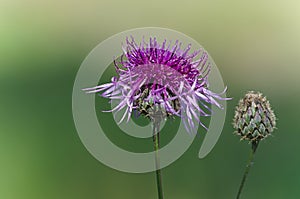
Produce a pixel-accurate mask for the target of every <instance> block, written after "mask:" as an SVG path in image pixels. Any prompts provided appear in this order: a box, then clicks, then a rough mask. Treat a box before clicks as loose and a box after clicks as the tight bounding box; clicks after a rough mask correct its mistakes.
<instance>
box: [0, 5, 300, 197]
mask: <svg viewBox="0 0 300 199" xmlns="http://www.w3.org/2000/svg"><path fill="white" fill-rule="evenodd" d="M0 3H1V5H0V91H1V97H0V110H1V114H0V122H1V123H0V198H1V199H40V198H43V199H61V198H64V199H68V198H72V199H77V198H78V199H82V198H95V199H96V198H101V199H111V198H112V199H118V198H122V199H140V198H143V199H144V198H145V199H153V198H156V194H157V193H156V184H155V175H154V173H146V174H128V173H122V172H118V171H115V170H113V169H111V168H108V167H106V166H104V165H103V164H101V163H99V162H98V161H97V160H96V159H94V158H93V157H92V156H91V155H90V154H89V153H88V152H87V150H86V149H85V147H84V146H83V145H82V143H81V141H80V139H79V137H78V135H77V132H76V130H75V127H74V124H73V119H72V109H71V94H72V87H73V81H74V78H75V75H76V72H77V70H78V68H79V66H80V64H81V62H82V61H83V59H84V58H85V57H86V55H87V54H88V53H89V52H90V51H91V50H92V49H93V48H94V47H95V46H96V45H97V44H98V43H100V42H101V41H103V40H104V39H106V38H108V37H109V36H111V35H113V34H116V33H118V32H120V31H124V30H127V29H131V28H136V27H144V26H159V27H165V28H171V29H175V30H177V31H180V32H183V33H185V34H187V35H189V36H190V37H192V38H194V39H195V40H196V41H198V42H199V43H200V44H201V45H203V46H204V47H205V48H206V50H207V51H208V52H209V53H210V55H211V56H212V57H213V59H214V61H215V63H216V64H217V66H218V67H219V70H220V71H221V73H222V75H223V79H224V82H225V84H226V85H227V86H228V87H229V90H228V94H227V95H228V96H231V97H233V98H234V99H233V100H232V101H230V102H229V103H228V112H227V119H226V124H225V127H224V131H223V133H222V135H221V137H220V139H219V141H218V143H217V145H216V146H215V148H214V149H213V151H212V152H211V153H210V154H209V155H208V156H207V157H206V158H205V159H202V160H200V159H198V158H197V155H198V150H199V148H200V146H201V142H202V139H203V137H204V133H205V132H204V131H203V130H202V129H201V130H200V131H199V136H198V137H197V139H196V140H195V142H194V143H193V145H192V146H191V147H190V148H189V150H188V151H187V152H186V153H185V154H184V155H183V156H182V157H181V158H180V159H179V160H178V161H176V162H175V163H173V164H172V165H170V166H169V167H167V168H165V169H164V170H163V177H164V179H163V184H164V189H165V197H166V198H171V199H183V198H184V199H185V198H186V199H196V198H203V199H227V198H228V199H230V198H234V197H235V194H236V192H237V189H238V185H239V183H240V180H241V177H242V173H243V171H244V168H245V164H246V160H247V158H248V153H249V149H250V146H249V145H248V144H247V143H246V142H240V141H239V138H238V137H236V136H234V135H233V134H232V132H233V128H232V125H231V121H232V117H233V110H234V107H235V105H236V104H237V101H238V99H239V98H240V97H242V96H243V95H244V93H245V92H246V91H247V90H259V91H261V92H263V93H264V94H265V95H267V96H268V98H269V100H270V102H271V105H272V107H273V109H274V111H275V113H276V115H277V117H278V118H279V119H278V121H277V122H278V126H277V127H278V129H277V130H276V131H275V133H274V136H273V137H270V138H269V139H267V140H265V141H264V142H263V143H261V145H260V147H259V149H258V152H257V156H256V160H255V166H254V167H253V168H252V170H251V171H250V176H249V178H248V180H247V182H246V187H245V189H244V192H243V195H242V196H243V198H245V199H246V198H248V199H253V198H255V199H260V198H261V199H265V198H272V199H282V198H288V199H297V198H300V189H299V186H300V172H299V167H300V156H299V154H298V152H299V149H300V145H299V140H300V133H299V129H300V123H299V112H300V108H299V102H298V101H299V97H300V92H299V91H300V88H299V83H300V80H299V75H300V59H299V53H300V1H293V0H287V1H276V0H263V1H262V0H260V1H259V0H253V1H237V0H235V1H233V0H229V1H221V0H217V1H208V0H206V1H189V0H186V1H178V2H175V1H159V0H152V1H138V0H135V1H121V0H119V1H115V0H110V1H107V0H105V1H92V0H87V1H78V0H74V1H71V0H63V1H58V0H54V1H38V0H24V1H21V0H19V1H17V0H1V1H0ZM119 140H121V139H119ZM121 142H126V140H124V139H123V138H122V141H121ZM149 142H150V141H149ZM128 143H130V147H132V144H134V143H133V142H132V141H128ZM137 145H138V144H137ZM132 148H133V147H132Z"/></svg>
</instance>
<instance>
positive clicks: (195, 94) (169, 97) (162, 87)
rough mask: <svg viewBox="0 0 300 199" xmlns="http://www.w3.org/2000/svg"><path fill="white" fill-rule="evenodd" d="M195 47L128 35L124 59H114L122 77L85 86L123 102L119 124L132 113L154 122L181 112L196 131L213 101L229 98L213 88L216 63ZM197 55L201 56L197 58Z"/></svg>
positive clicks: (185, 120) (181, 115)
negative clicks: (210, 78) (211, 78)
mask: <svg viewBox="0 0 300 199" xmlns="http://www.w3.org/2000/svg"><path fill="white" fill-rule="evenodd" d="M190 50H191V45H188V46H187V47H186V48H185V49H181V43H179V42H178V41H176V42H175V44H174V45H171V42H167V41H166V40H165V41H164V42H162V43H161V44H159V43H158V42H157V40H156V38H150V41H149V43H147V42H145V41H142V42H141V43H140V44H137V43H136V42H135V40H134V38H133V37H131V39H128V38H127V39H126V45H124V46H123V51H124V52H123V54H122V56H121V57H120V60H114V65H115V68H116V72H117V75H118V76H117V77H113V78H112V80H111V82H110V83H106V84H103V85H100V86H96V87H92V88H87V89H84V90H85V91H87V93H99V92H100V93H101V96H102V97H105V98H109V99H111V100H116V99H117V100H119V103H118V105H117V106H116V107H114V108H113V109H112V110H111V111H112V112H119V111H121V110H125V112H124V114H123V117H122V118H121V120H120V122H122V121H123V120H125V118H127V121H128V120H129V119H130V116H131V114H132V112H133V111H137V112H138V113H139V115H144V116H146V117H149V118H150V119H151V120H155V118H157V115H160V117H161V118H167V117H170V116H175V115H177V116H180V117H182V118H183V119H184V120H183V121H184V124H185V127H186V129H187V130H188V131H189V132H194V130H195V129H194V126H195V125H194V121H195V120H196V121H197V122H199V124H200V125H202V126H203V127H204V128H205V126H204V125H203V124H202V122H201V121H200V116H210V114H211V110H210V108H209V105H215V106H217V107H219V108H222V106H221V105H220V104H219V102H218V101H217V100H228V99H229V98H223V97H221V95H222V94H223V93H225V91H226V89H225V90H224V91H223V92H222V93H220V94H217V93H214V92H212V91H210V90H209V85H208V75H209V73H210V69H211V62H210V61H209V59H208V54H207V53H206V52H205V51H204V50H203V49H200V50H198V51H195V52H192V53H190ZM196 57H199V58H198V59H196Z"/></svg>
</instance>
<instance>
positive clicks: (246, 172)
mask: <svg viewBox="0 0 300 199" xmlns="http://www.w3.org/2000/svg"><path fill="white" fill-rule="evenodd" d="M258 143H259V142H258V141H257V142H256V141H254V142H252V149H251V152H250V156H249V160H248V163H247V166H246V170H245V172H244V176H243V179H242V182H241V184H240V188H239V192H238V194H237V196H236V198H237V199H239V198H240V196H241V193H242V190H243V187H244V184H245V181H246V179H247V176H248V173H249V170H250V168H251V166H252V165H253V159H254V155H255V151H256V149H257V147H258Z"/></svg>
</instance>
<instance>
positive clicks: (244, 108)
mask: <svg viewBox="0 0 300 199" xmlns="http://www.w3.org/2000/svg"><path fill="white" fill-rule="evenodd" d="M233 126H234V128H235V129H236V132H235V133H236V134H237V135H240V136H241V140H249V141H252V142H258V141H260V140H262V139H264V138H266V137H267V136H269V135H270V134H271V133H272V132H273V130H274V128H275V126H276V117H275V114H274V112H273V110H272V109H271V106H270V103H269V101H268V100H267V99H266V97H264V96H263V95H262V94H261V93H259V92H254V91H250V92H248V93H247V94H246V95H245V97H244V98H243V99H241V100H240V101H239V104H238V105H237V107H236V111H235V116H234V121H233Z"/></svg>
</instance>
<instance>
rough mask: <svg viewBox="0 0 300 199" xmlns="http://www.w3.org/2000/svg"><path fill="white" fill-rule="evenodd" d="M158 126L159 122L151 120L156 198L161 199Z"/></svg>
mask: <svg viewBox="0 0 300 199" xmlns="http://www.w3.org/2000/svg"><path fill="white" fill-rule="evenodd" d="M159 126H160V122H153V142H154V150H155V168H156V183H157V191H158V199H163V198H164V196H163V189H162V175H161V169H160V160H159V153H158V150H159Z"/></svg>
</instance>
